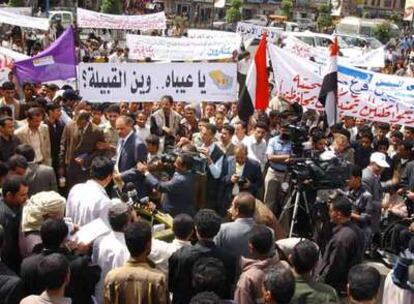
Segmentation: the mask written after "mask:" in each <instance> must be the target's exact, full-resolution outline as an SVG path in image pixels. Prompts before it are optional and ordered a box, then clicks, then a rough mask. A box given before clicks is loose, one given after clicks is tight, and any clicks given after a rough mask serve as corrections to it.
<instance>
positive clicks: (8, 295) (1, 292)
mask: <svg viewBox="0 0 414 304" xmlns="http://www.w3.org/2000/svg"><path fill="white" fill-rule="evenodd" d="M22 297H23V283H22V280H21V279H20V278H19V277H18V276H17V275H16V274H15V273H14V272H13V271H11V270H10V269H9V268H8V267H7V266H6V265H4V264H3V263H1V262H0V304H18V303H20V300H21V299H22Z"/></svg>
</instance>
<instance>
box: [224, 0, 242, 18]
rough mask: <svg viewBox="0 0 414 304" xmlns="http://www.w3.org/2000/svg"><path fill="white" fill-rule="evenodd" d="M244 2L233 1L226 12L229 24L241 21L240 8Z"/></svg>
mask: <svg viewBox="0 0 414 304" xmlns="http://www.w3.org/2000/svg"><path fill="white" fill-rule="evenodd" d="M241 6H242V2H241V1H240V0H233V1H232V2H231V4H230V7H229V8H228V9H227V11H226V22H227V23H236V22H238V21H240V20H241V17H242V16H241V13H240V8H241Z"/></svg>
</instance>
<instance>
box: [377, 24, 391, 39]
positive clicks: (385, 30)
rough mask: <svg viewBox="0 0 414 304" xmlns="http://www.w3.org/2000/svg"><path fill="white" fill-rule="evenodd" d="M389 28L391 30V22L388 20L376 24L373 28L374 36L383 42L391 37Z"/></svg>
mask: <svg viewBox="0 0 414 304" xmlns="http://www.w3.org/2000/svg"><path fill="white" fill-rule="evenodd" d="M390 30H391V23H390V22H389V21H384V22H383V23H380V24H378V25H377V26H376V27H375V28H374V36H375V38H377V39H378V40H379V41H381V42H382V43H384V44H385V43H387V42H388V41H389V40H390V38H391V34H390Z"/></svg>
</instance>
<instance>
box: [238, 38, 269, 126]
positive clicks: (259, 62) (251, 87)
mask: <svg viewBox="0 0 414 304" xmlns="http://www.w3.org/2000/svg"><path fill="white" fill-rule="evenodd" d="M266 53H267V47H266V34H263V35H262V39H261V40H260V43H259V47H258V48H257V51H256V55H255V56H254V59H253V62H252V64H251V65H250V68H249V71H248V72H247V77H246V85H245V86H244V88H243V90H242V93H241V94H240V98H239V102H238V104H237V109H238V114H239V118H240V119H241V120H244V121H248V120H249V117H250V116H252V115H253V114H254V110H255V109H257V110H264V109H266V108H267V107H268V106H269V78H268V75H267V57H266Z"/></svg>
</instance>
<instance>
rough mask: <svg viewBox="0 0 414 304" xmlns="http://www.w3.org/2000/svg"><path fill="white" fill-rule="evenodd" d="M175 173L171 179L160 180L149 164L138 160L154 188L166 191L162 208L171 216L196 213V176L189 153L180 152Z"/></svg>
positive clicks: (139, 167)
mask: <svg viewBox="0 0 414 304" xmlns="http://www.w3.org/2000/svg"><path fill="white" fill-rule="evenodd" d="M174 167H175V173H174V175H173V177H172V179H171V180H169V181H165V182H164V181H160V180H158V179H157V178H156V177H154V175H152V174H151V173H150V172H149V170H148V165H146V164H144V163H142V162H138V164H137V170H138V171H139V172H140V173H142V174H144V175H145V179H146V182H147V183H149V184H150V185H151V187H152V188H154V189H156V190H158V191H160V192H161V193H165V195H164V196H163V198H162V200H161V205H162V209H163V211H164V212H166V213H169V214H170V215H171V216H173V217H174V216H176V215H177V214H180V213H186V214H189V215H191V216H193V215H194V213H195V212H194V209H195V201H194V197H195V196H194V184H193V182H194V176H193V173H192V172H191V170H192V168H193V158H192V157H191V156H190V155H187V154H180V155H179V156H178V157H177V159H176V160H175V163H174Z"/></svg>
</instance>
